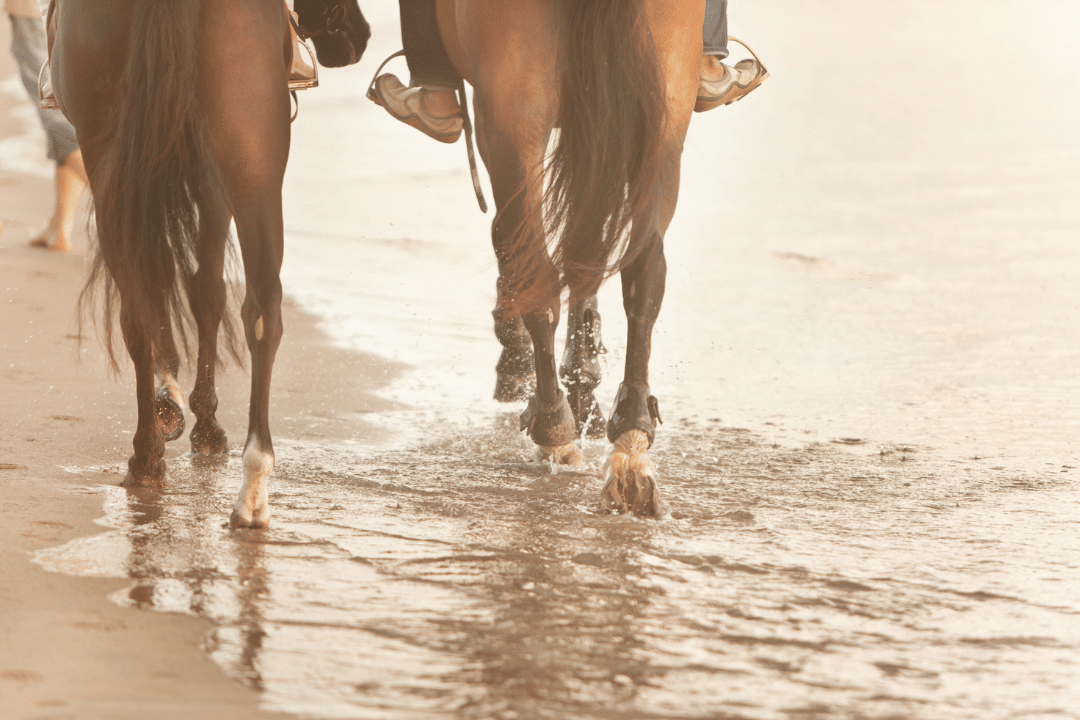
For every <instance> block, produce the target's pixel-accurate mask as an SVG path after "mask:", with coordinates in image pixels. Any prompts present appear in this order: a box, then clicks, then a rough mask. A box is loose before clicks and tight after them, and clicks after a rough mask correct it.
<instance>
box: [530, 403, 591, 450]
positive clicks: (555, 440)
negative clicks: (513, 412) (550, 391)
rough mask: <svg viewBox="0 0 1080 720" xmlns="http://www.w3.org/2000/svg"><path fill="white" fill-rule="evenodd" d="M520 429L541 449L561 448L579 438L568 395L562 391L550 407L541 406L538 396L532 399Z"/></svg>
mask: <svg viewBox="0 0 1080 720" xmlns="http://www.w3.org/2000/svg"><path fill="white" fill-rule="evenodd" d="M520 427H521V429H522V430H524V431H525V432H526V433H527V434H528V435H529V437H531V438H532V441H533V442H534V443H536V444H537V445H539V446H541V447H561V446H563V445H566V444H568V443H573V442H574V440H575V439H576V438H577V422H575V420H574V413H573V411H572V410H571V409H570V403H569V402H567V400H566V393H564V392H562V391H561V390H560V391H559V396H558V397H557V398H556V399H555V402H554V403H553V404H552V405H551V406H550V407H544V406H541V405H540V403H539V402H538V401H537V399H536V395H533V396H532V397H530V398H529V405H528V407H526V408H525V412H523V413H521V421H520Z"/></svg>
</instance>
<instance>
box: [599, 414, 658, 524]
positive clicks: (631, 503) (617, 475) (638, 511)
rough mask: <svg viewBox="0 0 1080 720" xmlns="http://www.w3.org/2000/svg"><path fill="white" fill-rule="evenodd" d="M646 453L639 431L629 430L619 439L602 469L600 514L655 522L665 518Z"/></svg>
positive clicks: (653, 468)
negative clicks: (628, 514)
mask: <svg viewBox="0 0 1080 720" xmlns="http://www.w3.org/2000/svg"><path fill="white" fill-rule="evenodd" d="M648 449H649V438H648V435H646V434H645V433H644V432H643V431H641V430H630V431H628V432H625V433H623V434H622V435H620V436H619V439H618V440H617V441H616V443H615V448H614V449H613V450H612V452H611V457H609V458H608V461H607V463H606V464H605V465H604V489H603V490H601V491H600V506H599V508H598V509H599V512H600V513H602V514H605V513H614V514H622V513H630V514H633V515H636V516H638V517H644V518H656V519H661V518H664V517H667V516H668V510H667V506H666V505H665V504H664V500H663V498H661V497H660V488H659V487H658V486H657V483H656V466H655V465H654V464H653V461H652V458H650V457H649V456H648V454H647V451H648Z"/></svg>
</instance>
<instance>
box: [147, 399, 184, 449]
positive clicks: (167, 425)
mask: <svg viewBox="0 0 1080 720" xmlns="http://www.w3.org/2000/svg"><path fill="white" fill-rule="evenodd" d="M154 400H155V405H156V407H157V416H158V420H160V421H161V431H162V432H163V433H164V434H165V442H172V441H173V440H175V439H177V438H178V437H180V436H181V435H183V434H184V410H183V408H181V407H180V403H179V402H177V400H176V398H174V397H173V395H172V393H171V392H170V391H169V388H168V387H160V388H158V391H157V395H155V396H154Z"/></svg>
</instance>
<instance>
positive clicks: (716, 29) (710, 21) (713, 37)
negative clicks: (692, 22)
mask: <svg viewBox="0 0 1080 720" xmlns="http://www.w3.org/2000/svg"><path fill="white" fill-rule="evenodd" d="M701 40H702V42H703V49H702V54H703V55H716V56H717V57H720V58H726V57H727V56H728V49H727V0H705V24H704V26H703V27H702V28H701Z"/></svg>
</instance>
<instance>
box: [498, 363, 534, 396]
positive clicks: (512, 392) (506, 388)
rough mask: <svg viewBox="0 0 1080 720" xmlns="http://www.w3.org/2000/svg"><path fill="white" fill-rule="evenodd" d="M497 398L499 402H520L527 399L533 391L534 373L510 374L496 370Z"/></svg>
mask: <svg viewBox="0 0 1080 720" xmlns="http://www.w3.org/2000/svg"><path fill="white" fill-rule="evenodd" d="M496 373H497V374H496V377H495V399H496V400H497V401H499V402H504V403H508V402H520V401H521V400H525V399H527V398H528V397H529V396H530V395H531V394H532V391H533V386H534V385H535V381H534V379H533V376H532V375H524V376H522V375H510V374H503V373H501V372H498V371H496Z"/></svg>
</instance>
